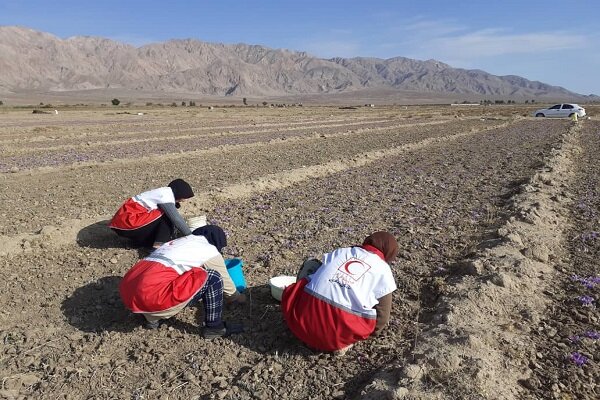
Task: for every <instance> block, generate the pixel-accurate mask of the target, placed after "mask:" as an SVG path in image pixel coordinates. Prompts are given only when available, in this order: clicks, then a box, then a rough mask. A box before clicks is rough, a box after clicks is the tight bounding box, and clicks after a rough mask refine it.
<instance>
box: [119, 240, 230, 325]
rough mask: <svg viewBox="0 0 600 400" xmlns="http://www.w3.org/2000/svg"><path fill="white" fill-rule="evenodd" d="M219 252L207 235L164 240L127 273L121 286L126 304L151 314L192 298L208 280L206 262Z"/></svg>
mask: <svg viewBox="0 0 600 400" xmlns="http://www.w3.org/2000/svg"><path fill="white" fill-rule="evenodd" d="M219 254H220V253H219V251H218V250H217V248H216V247H215V246H213V245H212V244H210V243H208V240H206V238H205V237H204V236H195V235H189V236H185V237H182V238H179V239H175V240H172V241H170V242H167V243H165V244H164V245H162V246H161V247H160V248H158V249H157V250H155V251H154V252H153V253H152V254H150V255H149V256H148V257H146V258H144V259H142V260H140V261H139V262H138V263H137V264H135V265H134V266H133V267H132V268H131V269H130V270H129V271H128V272H127V273H126V274H125V276H124V277H123V280H122V281H121V284H120V285H119V292H120V294H121V299H122V300H123V304H125V306H126V307H127V308H128V309H130V310H131V311H133V312H134V313H151V312H158V311H164V310H168V309H169V308H172V307H174V306H177V305H180V304H181V303H184V302H188V301H190V300H191V299H192V298H193V297H194V296H195V295H196V293H198V291H199V290H200V289H201V288H202V287H203V286H204V284H205V283H206V279H207V272H206V270H205V269H204V268H203V264H204V262H206V261H207V260H208V259H210V258H213V257H215V256H217V255H219Z"/></svg>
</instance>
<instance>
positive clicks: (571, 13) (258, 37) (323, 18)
mask: <svg viewBox="0 0 600 400" xmlns="http://www.w3.org/2000/svg"><path fill="white" fill-rule="evenodd" d="M0 25H20V26H26V27H29V28H32V29H36V30H40V31H44V32H49V33H52V34H54V35H56V36H59V37H61V38H67V37H70V36H75V35H86V36H101V37H106V38H111V39H114V40H119V41H123V42H127V43H130V44H133V45H135V46H140V45H143V44H147V43H151V42H160V41H165V40H169V39H176V38H194V39H199V40H202V41H207V42H220V43H247V44H259V45H263V46H267V47H272V48H286V49H290V50H298V51H307V52H309V53H311V54H313V55H315V56H318V57H324V58H330V57H335V56H340V57H354V56H368V57H379V58H391V57H396V56H403V57H409V58H415V59H420V60H426V59H431V58H433V59H436V60H439V61H442V62H445V63H447V64H450V65H451V66H453V67H460V68H468V69H482V70H484V71H487V72H490V73H492V74H496V75H520V76H523V77H525V78H527V79H531V80H539V81H542V82H545V83H549V84H552V85H558V86H563V87H565V88H567V89H569V90H572V91H575V92H578V93H582V94H590V93H594V94H598V95H600V78H599V74H600V1H598V0H581V1H580V0H563V1H553V0H547V1H538V0H525V1H523V0H520V1H517V0H487V1H483V0H481V1H477V0H472V1H469V0H454V1H448V0H439V1H426V0H413V1H400V0H399V1H391V0H390V1H377V0H362V1H354V0H344V1H338V0H320V1H314V0H277V1H271V0H268V1H267V0H265V1H261V0H253V1H244V0H238V1H233V0H213V1H201V0H189V1H181V0H164V1H152V0H146V1H139V0H120V1H116V0H98V1H83V0H64V1H61V0H54V1H52V0H44V1H38V0H32V1H26V0H0Z"/></svg>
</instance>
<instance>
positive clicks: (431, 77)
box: [0, 26, 598, 101]
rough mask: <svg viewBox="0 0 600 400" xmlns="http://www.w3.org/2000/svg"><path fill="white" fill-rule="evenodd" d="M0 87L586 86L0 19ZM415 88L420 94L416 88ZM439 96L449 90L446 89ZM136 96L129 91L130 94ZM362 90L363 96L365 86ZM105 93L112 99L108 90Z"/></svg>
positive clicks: (513, 95) (317, 90) (266, 90)
mask: <svg viewBox="0 0 600 400" xmlns="http://www.w3.org/2000/svg"><path fill="white" fill-rule="evenodd" d="M0 70H2V74H1V75H0V93H2V92H4V93H23V92H25V93H29V92H35V93H39V94H42V93H52V92H70V91H84V92H85V91H90V92H92V91H93V90H104V91H112V93H117V92H118V91H119V90H124V89H126V90H129V91H132V92H138V93H139V92H153V93H162V96H163V97H165V96H167V95H168V93H170V92H171V93H173V92H182V93H190V94H192V93H193V94H194V95H195V96H196V97H198V96H210V95H216V96H254V97H265V96H270V97H273V96H285V95H301V94H304V95H307V94H336V93H354V94H355V98H356V97H357V96H358V95H356V92H361V91H365V90H367V91H370V93H375V92H377V93H379V95H378V97H381V96H382V93H383V92H385V91H390V90H391V91H393V92H395V93H405V95H404V96H405V97H406V96H409V94H408V93H410V92H416V93H428V94H429V95H428V96H429V97H430V98H433V97H432V96H434V95H435V97H437V98H441V97H447V96H448V95H452V96H461V97H460V98H461V99H462V100H464V99H465V98H473V99H475V100H477V101H479V100H481V99H482V98H485V97H486V96H495V97H494V98H495V99H504V100H507V99H513V100H519V99H528V100H530V99H534V98H535V99H551V100H552V101H555V100H556V99H572V100H578V101H586V100H589V101H591V100H593V99H596V100H597V99H598V98H597V96H592V97H589V96H583V95H580V94H577V93H573V92H570V91H568V90H566V89H564V88H562V87H558V86H552V85H549V84H546V83H542V82H537V81H530V80H527V79H525V78H522V77H519V76H513V75H509V76H496V75H492V74H489V73H487V72H485V71H481V70H464V69H459V68H452V67H451V66H449V65H447V64H444V63H442V62H439V61H436V60H427V61H419V60H412V59H409V58H404V57H395V58H390V59H385V60H384V59H378V58H365V57H357V58H333V59H320V58H317V57H314V56H312V55H310V54H307V53H306V52H302V51H290V50H282V49H270V48H267V47H263V46H259V45H249V44H235V45H225V44H220V43H206V42H202V41H199V40H195V39H186V40H170V41H167V42H163V43H152V44H148V45H145V46H141V47H138V48H136V47H133V46H131V45H128V44H125V43H120V42H116V41H113V40H109V39H104V38H98V37H84V36H76V37H70V38H67V39H61V38H58V37H56V36H53V35H51V34H48V33H44V32H39V31H35V30H32V29H28V28H24V27H15V26H2V27H0ZM410 96H411V97H413V95H410ZM440 96H441V97H440ZM129 97H131V94H130V96H129ZM362 97H364V96H362ZM104 101H106V100H104Z"/></svg>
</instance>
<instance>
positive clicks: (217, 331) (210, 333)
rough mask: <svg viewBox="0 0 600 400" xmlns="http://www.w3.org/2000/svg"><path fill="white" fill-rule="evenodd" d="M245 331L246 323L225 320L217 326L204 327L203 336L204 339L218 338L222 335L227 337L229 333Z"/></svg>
mask: <svg viewBox="0 0 600 400" xmlns="http://www.w3.org/2000/svg"><path fill="white" fill-rule="evenodd" d="M242 332H244V325H242V324H241V323H238V322H223V323H221V325H219V326H215V327H208V326H205V327H204V332H203V333H202V336H203V337H204V339H208V340H210V339H216V338H220V337H226V336H229V335H235V334H236V333H242Z"/></svg>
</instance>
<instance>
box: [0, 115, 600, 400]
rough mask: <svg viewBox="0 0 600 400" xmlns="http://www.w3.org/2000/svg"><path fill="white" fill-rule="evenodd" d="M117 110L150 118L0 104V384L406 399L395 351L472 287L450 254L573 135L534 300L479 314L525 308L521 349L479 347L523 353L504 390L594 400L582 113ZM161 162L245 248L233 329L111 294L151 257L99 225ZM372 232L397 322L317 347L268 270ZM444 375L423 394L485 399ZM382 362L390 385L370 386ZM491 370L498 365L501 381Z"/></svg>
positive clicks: (592, 175) (136, 394)
mask: <svg viewBox="0 0 600 400" xmlns="http://www.w3.org/2000/svg"><path fill="white" fill-rule="evenodd" d="M130 111H131V112H132V113H134V114H135V113H137V112H138V111H142V112H144V113H145V115H143V116H138V115H132V114H116V113H115V112H114V111H111V110H107V109H98V110H93V109H84V110H73V111H65V112H61V113H60V114H59V115H50V114H48V115H47V114H41V115H32V114H30V111H25V110H14V111H7V112H3V113H2V114H0V154H1V155H2V157H1V158H0V171H2V172H1V173H0V187H1V188H2V191H1V192H0V204H1V206H0V215H1V216H2V222H1V223H0V238H1V239H2V243H3V245H2V247H1V248H0V253H2V254H3V257H2V259H1V262H2V265H1V266H0V280H1V282H3V290H2V292H1V293H0V304H2V305H3V307H2V310H1V311H0V339H1V340H0V378H2V387H1V388H0V395H1V396H4V397H5V398H19V397H21V398H28V397H36V398H48V399H55V398H90V399H93V398H98V399H99V398H115V399H117V398H118V399H122V398H132V399H146V398H162V399H167V398H171V399H172V398H186V399H187V398H232V399H238V398H239V399H264V398H290V399H301V398H315V399H318V398H321V399H329V398H355V397H360V396H372V397H371V398H386V397H387V398H402V397H405V398H407V397H410V396H415V397H416V396H418V393H416V392H410V393H409V392H408V391H405V390H404V388H403V387H402V385H401V383H402V381H401V379H402V377H403V374H405V373H406V371H404V372H403V371H402V367H403V366H405V365H408V364H411V363H414V362H415V360H417V361H418V357H417V355H418V353H419V351H420V350H422V349H423V348H427V347H426V346H427V343H428V338H427V334H426V332H427V331H430V332H434V331H435V329H436V327H437V328H439V327H440V326H442V325H443V324H444V322H440V320H439V319H436V318H435V316H436V315H441V314H440V313H441V311H440V310H441V308H442V306H443V304H445V303H444V301H443V299H444V298H445V297H446V296H448V297H451V294H452V293H458V291H459V290H460V288H461V285H463V284H464V283H465V281H466V282H468V283H469V285H473V286H469V287H470V290H476V289H477V288H479V287H484V286H485V285H486V281H485V279H479V278H475V279H470V278H469V279H467V278H465V279H463V278H462V277H461V276H463V274H464V271H463V272H460V271H459V272H458V273H457V272H456V271H454V270H453V268H455V266H456V265H457V263H459V262H460V261H464V260H465V258H467V259H468V258H471V259H476V257H479V255H480V254H481V253H482V252H483V251H484V249H487V248H492V247H494V246H496V245H497V244H498V243H499V242H502V240H503V239H502V235H500V234H499V228H500V229H501V228H503V227H505V226H506V224H507V222H509V221H510V220H511V217H512V218H513V220H514V219H515V218H517V219H519V218H521V216H519V215H518V212H517V211H518V210H517V209H516V208H515V205H514V204H515V203H514V199H515V198H516V197H518V196H519V193H522V192H523V188H524V187H525V186H527V185H528V184H529V182H530V181H531V180H532V179H533V178H534V176H536V173H538V172H539V170H540V168H544V166H545V165H546V164H547V162H548V159H553V157H555V156H556V155H557V154H558V153H557V152H556V151H555V150H553V148H556V147H560V144H561V143H562V141H563V140H564V138H565V137H570V136H574V135H575V136H576V137H577V140H578V146H580V148H581V149H582V151H581V153H580V154H578V155H577V156H574V157H571V158H573V160H572V161H573V163H572V165H571V164H569V165H570V166H571V167H572V170H573V174H574V175H573V179H571V180H566V181H565V182H564V183H563V182H561V183H560V184H561V185H565V186H564V188H563V189H564V190H565V191H566V192H568V193H573V196H571V197H572V198H575V197H577V198H581V203H582V204H583V205H580V202H572V203H573V204H572V205H571V203H570V202H559V203H560V204H559V206H560V207H557V208H555V209H554V208H553V209H552V210H553V211H555V212H557V213H558V212H559V211H560V212H562V211H561V210H562V208H564V209H565V210H570V211H568V217H567V220H566V221H567V222H565V223H564V224H562V225H563V226H561V229H560V230H557V232H559V233H560V235H562V233H561V232H562V231H563V230H564V231H565V233H564V237H565V241H564V243H565V244H564V246H562V247H561V248H560V249H558V248H557V249H556V251H555V252H554V254H553V256H552V257H546V259H545V261H544V265H547V267H548V268H547V269H546V270H545V271H549V272H547V274H546V276H547V278H545V280H544V281H543V282H542V283H541V284H540V285H542V286H544V287H543V288H541V289H540V293H537V292H536V294H535V296H538V297H539V298H538V297H536V299H535V303H536V304H540V307H545V308H540V309H541V310H542V311H540V312H541V314H540V315H541V317H540V318H537V319H536V318H529V319H528V318H525V317H522V318H518V319H517V318H516V317H514V315H513V313H512V312H507V313H506V315H504V316H503V315H500V316H495V317H494V318H492V319H490V320H489V323H490V326H489V330H494V329H500V328H498V327H497V326H495V323H496V322H497V321H496V320H501V319H503V318H504V319H508V320H509V321H508V322H510V323H511V324H513V325H515V326H517V328H516V331H517V333H515V334H514V336H513V338H516V339H518V340H520V341H522V342H523V343H533V344H534V346H535V347H534V350H531V351H527V352H525V351H524V352H518V351H510V349H511V348H512V347H513V346H512V345H511V344H510V343H499V342H492V341H490V342H486V343H485V344H486V345H487V347H486V346H483V345H482V346H472V347H471V349H477V350H478V351H479V352H480V354H474V355H473V356H474V357H480V358H481V359H482V360H483V361H486V359H485V357H486V354H488V353H489V354H494V356H495V357H496V359H498V360H499V361H498V362H496V361H494V362H492V363H491V364H490V365H492V366H493V368H495V369H498V370H499V369H500V368H499V367H498V365H502V362H503V361H504V362H508V363H509V364H511V365H513V364H514V365H521V364H531V365H530V366H529V368H530V369H531V371H532V372H531V373H530V374H529V375H527V376H526V377H525V378H524V379H521V378H523V377H521V376H519V377H517V376H512V375H511V376H508V377H507V378H506V381H505V382H501V384H503V385H505V386H510V387H513V388H514V391H513V392H514V393H517V395H515V396H519V397H523V398H552V397H553V396H554V398H565V399H567V398H590V399H592V398H597V397H598V390H599V389H598V387H597V383H596V382H597V381H598V376H599V372H598V371H599V368H598V366H597V359H598V358H599V357H600V355H598V340H596V339H593V338H591V337H587V336H585V334H586V332H595V331H598V330H599V327H598V314H597V309H596V308H594V307H590V306H588V307H582V306H581V302H580V301H579V300H578V299H577V298H578V297H579V296H584V295H589V296H595V298H596V302H597V301H598V300H597V291H598V287H600V286H595V287H593V288H585V287H584V286H583V285H581V282H579V281H574V280H573V278H572V275H573V274H577V275H578V276H580V277H597V276H598V275H599V272H598V261H597V254H598V240H600V238H599V239H596V238H595V237H594V236H593V235H590V234H591V233H592V232H596V231H598V230H599V229H598V224H600V221H599V220H598V216H597V212H598V207H599V204H600V203H599V202H600V200H599V198H598V190H597V187H596V186H597V184H598V174H597V171H596V170H595V164H594V163H595V160H596V159H597V154H598V147H600V136H598V132H599V131H600V125H598V123H597V122H596V121H595V120H591V121H584V122H583V123H581V124H580V126H581V130H580V131H579V130H576V131H574V130H573V127H572V124H571V122H570V121H565V120H542V119H531V118H523V117H522V114H525V112H523V111H522V110H519V109H516V108H515V109H510V108H493V107H492V108H485V109H483V108H479V107H477V108H475V109H469V110H458V111H457V110H456V109H453V108H450V107H406V108H405V107H397V108H394V107H389V108H376V109H366V108H359V109H357V110H340V109H339V108H337V107H303V108H294V109H262V108H261V109H255V108H252V109H229V108H228V109H214V110H211V111H209V110H206V109H190V110H186V109H148V110H130ZM590 111H592V112H593V110H590V109H588V112H590ZM569 159H570V158H569ZM569 176H570V175H569ZM174 177H182V178H184V179H186V180H188V181H189V182H191V183H192V185H193V187H194V188H195V191H196V193H197V196H196V197H195V198H194V199H193V201H191V202H189V203H187V204H185V205H184V206H183V207H182V209H181V210H180V211H181V212H182V213H183V214H184V215H187V216H193V215H199V214H204V213H206V214H207V215H208V216H209V218H210V219H212V220H213V221H214V222H217V223H219V224H220V225H221V226H223V227H224V228H225V229H226V230H227V232H228V234H229V241H230V246H229V247H228V248H227V249H226V251H227V254H228V255H230V256H237V257H241V258H243V259H244V261H245V263H246V266H245V272H246V279H247V281H248V283H249V285H250V289H249V295H250V298H251V301H250V302H249V303H248V304H247V305H245V306H244V307H242V308H241V309H230V310H227V311H226V315H225V317H226V318H227V319H235V320H241V321H243V322H244V323H245V325H246V327H247V332H246V333H244V334H242V335H239V336H235V337H232V338H230V339H219V340H216V341H213V342H206V341H204V340H203V339H202V338H201V336H200V335H199V332H200V331H199V328H198V326H197V320H198V315H197V312H196V310H195V309H188V310H186V311H185V312H183V313H181V314H179V315H178V316H177V317H176V318H174V319H172V320H171V321H169V323H168V324H166V325H164V326H162V327H161V328H160V329H159V330H158V331H146V330H144V329H143V328H141V327H140V324H139V322H140V320H139V319H138V318H137V317H136V316H134V315H131V314H129V313H128V312H127V311H126V310H124V308H123V306H122V304H121V303H120V300H119V297H118V293H117V285H118V282H119V279H120V277H121V276H122V275H123V274H124V273H125V272H126V271H127V269H128V268H129V267H130V266H131V265H132V264H133V263H135V262H136V260H138V259H139V257H140V256H141V255H143V254H142V253H141V252H138V250H136V249H133V248H130V247H129V246H128V244H127V243H126V242H123V241H121V240H119V239H117V238H116V237H115V236H114V235H112V233H111V232H109V231H108V230H107V229H106V226H105V223H104V221H105V220H106V219H108V218H110V216H111V215H112V213H113V212H114V211H115V210H116V208H117V207H118V206H119V205H120V204H121V202H122V201H123V200H124V199H125V198H127V197H129V196H131V195H132V194H135V193H138V192H140V191H143V190H145V189H149V188H154V187H158V186H161V185H164V184H166V183H168V182H169V181H170V180H171V179H173V178H174ZM567 185H568V186H567ZM552 210H551V211H552ZM561 215H562V214H561ZM563 228H564V229H563ZM377 229H387V230H390V231H391V232H393V233H394V234H395V235H396V236H397V238H398V240H399V242H400V246H401V257H400V259H399V260H398V262H397V263H396V264H395V265H394V271H395V276H396V280H397V283H398V287H399V290H398V291H397V292H395V294H394V309H393V315H392V321H391V323H390V326H389V327H388V329H387V330H386V331H385V334H384V335H383V336H382V337H379V338H377V339H374V340H370V341H367V342H364V343H360V344H359V345H357V346H356V347H355V348H354V349H353V350H352V351H350V352H348V353H347V354H346V355H345V356H342V357H340V356H334V355H331V354H318V353H313V352H312V351H310V350H308V349H306V348H305V347H303V346H302V345H301V343H299V342H298V341H297V340H296V339H295V338H294V337H293V336H291V334H290V333H289V332H288V331H287V330H286V328H285V326H284V324H283V321H282V319H281V316H280V312H279V305H278V303H277V302H276V301H275V300H273V299H272V298H271V297H270V294H269V290H268V286H267V285H266V282H267V280H268V278H269V277H270V276H273V275H276V274H281V273H292V272H294V271H295V270H296V269H297V266H298V264H299V263H300V262H301V261H302V260H303V259H304V258H305V257H308V256H318V255H320V254H321V253H323V252H325V251H328V250H330V249H332V248H334V247H336V246H343V245H351V244H355V243H358V242H359V241H360V240H362V239H363V238H364V236H365V235H366V234H368V233H369V232H371V231H373V230H377ZM544 229H546V228H544ZM560 235H557V236H560ZM582 235H588V236H585V240H583V239H581V238H582V237H583V236H582ZM560 237H562V236H560ZM571 239H572V240H571ZM527 241H528V238H526V237H523V242H525V243H527ZM561 243H563V242H561ZM524 253H525V254H527V251H525V250H524ZM594 255H596V257H594ZM542 258H543V257H542ZM538 261H539V260H538ZM457 275H458V277H457ZM511 279H513V278H511ZM522 279H523V280H524V282H523V284H524V285H525V280H529V281H531V280H532V279H533V278H531V277H529V276H528V275H527V274H524V275H523V277H522ZM599 285H600V284H599ZM505 286H506V287H504V289H505V290H503V291H501V292H499V293H500V294H501V295H502V296H508V297H510V296H511V295H512V294H511V291H512V290H513V289H514V290H516V288H517V286H518V285H514V286H510V285H505ZM588 286H589V285H588ZM454 288H457V289H456V291H455V292H453V290H454ZM474 288H475V289H474ZM543 291H545V292H544V293H542V292H543ZM449 294H450V295H449ZM519 295H520V294H519ZM532 296H533V294H532ZM482 301H484V300H482ZM491 301H493V300H488V302H491ZM592 305H593V304H592ZM490 306H491V305H489V304H485V302H483V303H481V305H480V307H479V308H481V309H482V310H485V309H487V308H488V307H490ZM509 311H511V310H509ZM457 314H458V312H457ZM505 322H506V321H502V323H505ZM525 325H526V326H527V327H528V328H527V329H521V328H519V326H525ZM455 328H456V327H453V329H455ZM470 328H472V327H470ZM548 331H549V332H550V333H547V332H548ZM423 332H425V334H423ZM552 333H553V335H552ZM470 335H471V337H475V338H479V337H481V338H483V339H482V340H483V341H484V342H485V338H486V337H487V336H486V335H485V333H484V332H481V333H477V332H471V333H470ZM573 335H579V336H580V338H579V339H578V340H575V338H573V339H574V340H575V341H571V340H569V337H570V336H573ZM584 336H585V337H584ZM588 336H593V335H588ZM549 338H550V339H549ZM470 340H471V341H473V339H470ZM448 345H449V347H452V345H453V343H450V342H448ZM423 346H424V347H423ZM565 346H567V347H565ZM514 348H520V347H519V346H516V347H514ZM490 349H492V350H493V351H489V350H490ZM574 351H580V352H581V353H582V354H583V355H585V356H586V357H587V358H588V361H587V363H586V364H585V365H584V366H583V367H578V366H577V365H575V363H574V362H572V361H571V360H570V358H569V357H570V355H571V353H572V352H574ZM532 355H535V356H532ZM503 357H505V359H503ZM496 359H495V360H496ZM440 368H441V369H443V368H446V367H445V366H443V365H441V366H440ZM450 369H451V366H450V367H448V371H450ZM507 370H509V369H507ZM457 371H459V372H457V373H456V374H454V375H452V376H448V374H446V375H444V374H441V373H439V371H436V373H435V374H434V373H429V374H426V377H425V378H424V382H425V385H423V386H421V387H419V388H417V389H418V390H422V393H423V396H425V397H422V398H427V396H428V395H427V393H433V392H431V391H432V390H433V389H435V392H436V394H440V393H441V396H445V397H446V398H461V397H462V398H467V397H471V398H497V397H495V396H494V395H493V394H490V393H486V392H484V391H481V390H480V391H479V392H478V388H477V387H471V386H469V383H468V381H469V380H470V379H471V378H470V377H469V376H468V372H469V371H468V370H465V369H464V368H463V369H457ZM496 372H497V373H496ZM382 373H384V374H386V375H385V377H386V380H387V381H386V385H383V386H378V385H377V382H378V379H379V378H380V377H381V376H382V375H381V374H382ZM490 373H491V375H490V380H491V381H493V380H494V379H496V378H497V377H501V378H502V379H505V377H504V376H502V371H490ZM457 374H458V375H457ZM412 378H415V377H414V376H413V377H412ZM440 387H441V388H442V389H440ZM415 393H416V394H415ZM457 396H458V397H457Z"/></svg>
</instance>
